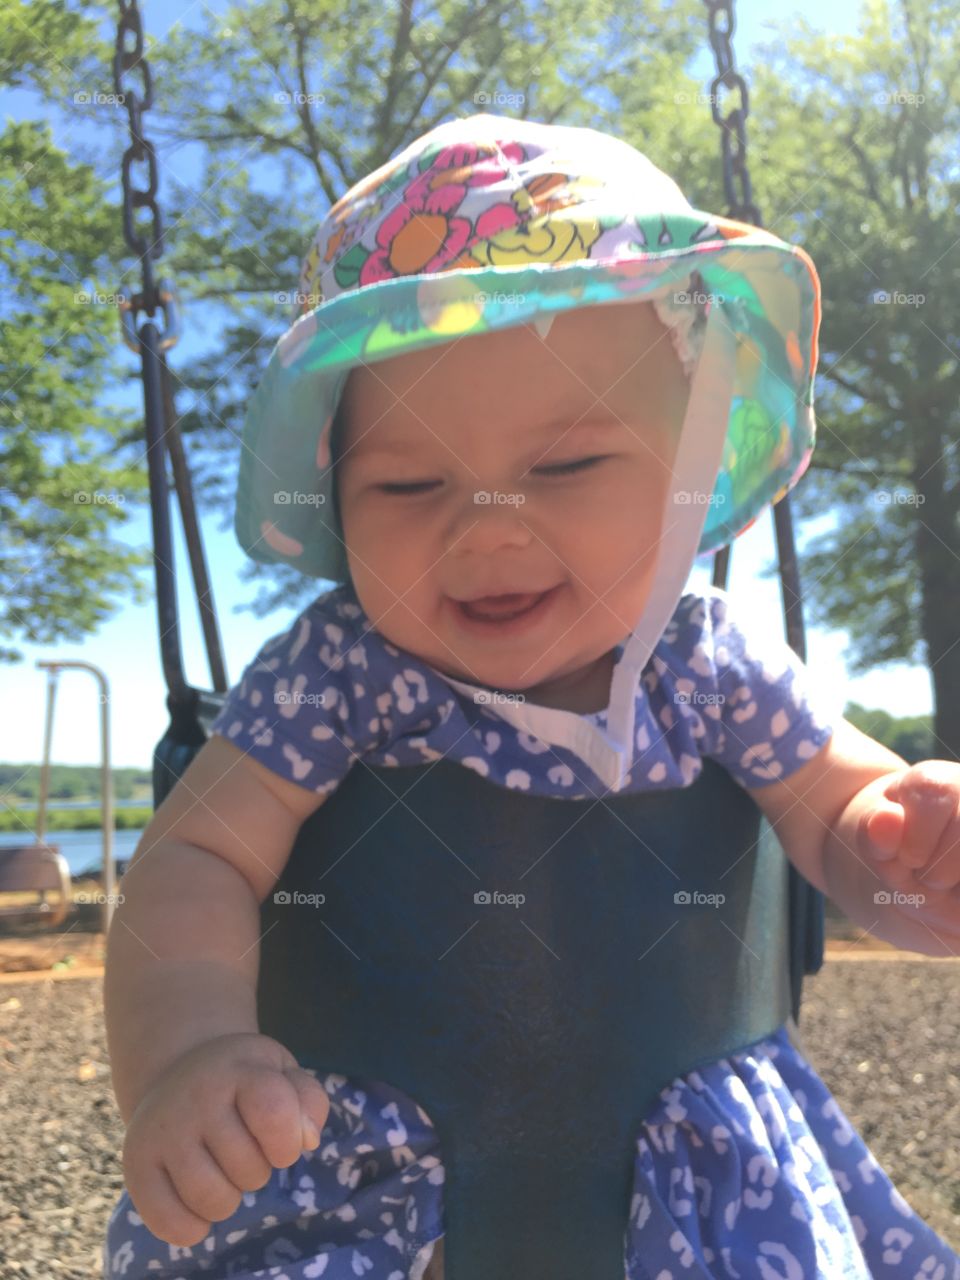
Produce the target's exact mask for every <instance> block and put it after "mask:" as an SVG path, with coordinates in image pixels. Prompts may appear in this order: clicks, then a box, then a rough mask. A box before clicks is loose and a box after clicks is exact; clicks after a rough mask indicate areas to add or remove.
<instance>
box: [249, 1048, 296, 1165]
mask: <svg viewBox="0 0 960 1280" xmlns="http://www.w3.org/2000/svg"><path fill="white" fill-rule="evenodd" d="M235 1103H236V1108H237V1111H238V1112H239V1113H240V1118H241V1119H242V1120H243V1122H244V1124H245V1125H246V1126H247V1128H248V1129H249V1131H250V1133H251V1134H252V1135H253V1137H254V1138H255V1139H256V1141H257V1142H258V1143H259V1145H260V1150H261V1151H262V1152H263V1154H264V1155H265V1156H266V1158H267V1159H268V1160H269V1161H270V1164H271V1165H272V1166H273V1168H275V1169H286V1168H289V1166H290V1165H292V1164H293V1163H294V1161H296V1160H298V1159H299V1158H300V1155H301V1154H302V1151H303V1131H302V1127H301V1123H300V1099H299V1096H298V1094H297V1089H296V1086H295V1085H294V1084H293V1082H292V1081H291V1079H290V1076H289V1073H288V1072H287V1071H275V1070H272V1069H270V1070H258V1071H253V1072H249V1073H246V1074H245V1075H244V1076H243V1077H242V1078H241V1080H240V1081H239V1082H238V1084H237V1089H236V1096H235Z"/></svg>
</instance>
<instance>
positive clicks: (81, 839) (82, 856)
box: [0, 828, 143, 875]
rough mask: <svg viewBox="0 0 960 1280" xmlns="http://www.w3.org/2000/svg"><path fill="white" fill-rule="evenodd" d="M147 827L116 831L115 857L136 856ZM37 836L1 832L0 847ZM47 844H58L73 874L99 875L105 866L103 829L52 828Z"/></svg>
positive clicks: (126, 857) (30, 840)
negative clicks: (54, 829)
mask: <svg viewBox="0 0 960 1280" xmlns="http://www.w3.org/2000/svg"><path fill="white" fill-rule="evenodd" d="M141 835H143V830H142V828H141V830H139V831H137V830H131V831H115V832H114V833H113V856H114V860H115V861H116V860H121V861H122V860H126V859H129V858H132V857H133V851H134V850H135V849H136V847H137V841H138V840H139V839H140V837H141ZM33 841H34V836H33V835H28V834H27V833H23V834H22V835H16V834H14V832H12V831H10V832H4V833H2V834H0V849H9V848H10V847H11V845H18V844H30V843H31V842H33ZM44 841H45V843H46V844H49V845H54V846H55V847H56V848H58V849H59V850H60V852H61V853H62V854H63V856H64V857H65V858H66V860H67V865H68V866H69V868H70V874H71V875H79V873H80V872H81V871H94V872H95V873H96V874H97V875H99V874H100V870H101V868H102V867H103V832H101V831H48V832H47V834H46V836H45V837H44Z"/></svg>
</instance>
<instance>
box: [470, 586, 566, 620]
mask: <svg viewBox="0 0 960 1280" xmlns="http://www.w3.org/2000/svg"><path fill="white" fill-rule="evenodd" d="M546 594H547V593H546V592H545V591H531V592H526V593H524V594H522V595H505V596H481V597H480V599H478V600H461V601H460V608H461V609H462V610H463V611H464V613H465V614H466V615H467V617H468V618H474V619H476V621H478V622H506V621H508V620H509V619H510V618H519V617H520V615H521V614H522V613H526V612H527V610H528V609H532V608H533V606H534V605H535V604H536V603H537V602H538V601H539V600H542V599H543V597H544V596H545V595H546Z"/></svg>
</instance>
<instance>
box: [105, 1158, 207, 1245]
mask: <svg viewBox="0 0 960 1280" xmlns="http://www.w3.org/2000/svg"><path fill="white" fill-rule="evenodd" d="M124 1183H125V1185H126V1188H127V1191H128V1192H129V1195H130V1199H131V1200H132V1201H133V1207H134V1208H135V1209H136V1211H137V1213H138V1214H139V1215H140V1217H141V1218H142V1219H143V1223H144V1226H145V1227H146V1228H147V1230H148V1231H150V1232H152V1234H153V1235H155V1236H156V1237H157V1239H158V1240H165V1241H166V1242H167V1244H175V1245H179V1247H180V1248H181V1249H187V1248H189V1247H190V1246H192V1245H195V1244H199V1243H200V1241H201V1240H204V1239H205V1238H206V1237H207V1236H208V1235H209V1234H210V1227H211V1223H210V1221H209V1219H204V1218H201V1217H199V1216H198V1215H197V1214H195V1213H194V1212H193V1211H192V1210H191V1209H189V1208H188V1207H187V1206H186V1205H185V1204H184V1203H183V1201H182V1200H181V1198H180V1196H179V1194H178V1192H177V1189H176V1187H175V1186H174V1185H173V1181H172V1179H171V1177H170V1175H169V1174H168V1173H167V1171H166V1169H164V1168H163V1166H162V1165H149V1166H144V1167H143V1168H138V1169H135V1170H134V1169H128V1170H126V1171H125V1172H124Z"/></svg>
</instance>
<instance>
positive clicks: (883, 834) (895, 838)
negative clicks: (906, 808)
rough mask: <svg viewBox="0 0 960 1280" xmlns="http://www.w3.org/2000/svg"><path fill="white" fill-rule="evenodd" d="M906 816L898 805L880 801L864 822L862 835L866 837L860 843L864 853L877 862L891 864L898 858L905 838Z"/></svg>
mask: <svg viewBox="0 0 960 1280" xmlns="http://www.w3.org/2000/svg"><path fill="white" fill-rule="evenodd" d="M903 830H904V814H903V809H902V808H901V807H900V805H898V804H891V802H890V801H889V800H880V801H878V802H877V805H876V808H874V809H873V810H871V812H870V813H868V814H867V815H866V817H865V818H864V819H863V820H862V824H861V833H862V835H863V836H864V837H865V839H862V840H861V841H860V842H859V843H860V844H861V845H862V846H863V848H862V852H864V853H866V854H867V856H868V857H871V858H875V859H876V861H877V862H889V861H890V860H891V859H893V858H895V857H896V856H897V850H898V849H899V848H900V842H901V840H902V838H903Z"/></svg>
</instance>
